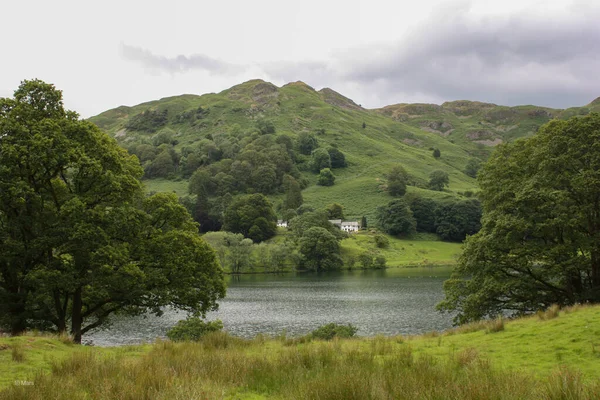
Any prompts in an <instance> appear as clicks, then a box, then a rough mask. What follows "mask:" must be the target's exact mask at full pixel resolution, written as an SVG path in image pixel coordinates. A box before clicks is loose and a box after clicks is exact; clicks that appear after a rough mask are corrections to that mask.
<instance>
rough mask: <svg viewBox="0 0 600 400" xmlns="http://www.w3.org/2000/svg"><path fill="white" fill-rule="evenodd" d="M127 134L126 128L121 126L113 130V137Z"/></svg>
mask: <svg viewBox="0 0 600 400" xmlns="http://www.w3.org/2000/svg"><path fill="white" fill-rule="evenodd" d="M126 135H127V129H125V128H123V129H119V130H118V131H117V132H115V137H125V136H126Z"/></svg>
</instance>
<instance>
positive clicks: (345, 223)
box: [342, 221, 359, 226]
mask: <svg viewBox="0 0 600 400" xmlns="http://www.w3.org/2000/svg"><path fill="white" fill-rule="evenodd" d="M342 226H359V224H358V222H356V221H344V222H342Z"/></svg>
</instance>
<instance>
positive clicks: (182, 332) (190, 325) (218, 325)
mask: <svg viewBox="0 0 600 400" xmlns="http://www.w3.org/2000/svg"><path fill="white" fill-rule="evenodd" d="M221 329H223V322H221V320H218V319H217V320H214V321H208V322H205V321H203V320H202V319H201V318H198V317H192V318H187V319H185V320H182V321H179V322H177V325H175V326H174V327H172V328H171V329H169V331H168V332H167V337H168V338H169V339H170V340H172V341H174V342H183V341H189V340H192V341H198V340H199V339H200V338H201V337H202V336H204V335H206V334H207V333H209V332H217V331H220V330H221Z"/></svg>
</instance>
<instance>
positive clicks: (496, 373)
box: [0, 332, 600, 400]
mask: <svg viewBox="0 0 600 400" xmlns="http://www.w3.org/2000/svg"><path fill="white" fill-rule="evenodd" d="M599 389H600V386H599V385H598V384H595V386H594V385H589V384H586V383H584V382H583V380H582V379H581V378H580V376H579V375H577V374H575V373H573V372H570V371H568V370H560V371H557V373H556V374H554V375H552V376H551V377H550V378H549V379H548V380H547V381H539V380H536V379H534V378H533V377H532V376H530V375H527V374H524V373H516V372H508V371H504V370H499V369H495V368H493V367H492V366H491V365H490V363H489V362H488V361H487V360H485V359H482V358H481V357H480V356H479V354H478V352H477V351H476V350H474V349H466V350H463V351H462V352H459V353H457V354H452V355H450V356H448V357H447V358H445V359H444V358H439V357H435V358H434V357H432V356H428V355H424V354H421V355H418V356H417V355H415V354H413V352H412V350H411V347H410V346H409V345H408V344H405V343H398V341H397V340H395V339H393V338H390V339H386V338H383V337H378V338H374V339H373V340H371V342H370V344H369V345H366V346H358V345H356V341H341V340H334V341H332V342H319V341H316V342H311V343H302V344H298V345H295V346H285V345H283V344H282V343H281V342H280V341H275V340H265V339H264V338H261V339H260V340H258V341H248V340H243V339H238V338H232V337H230V336H228V335H227V334H224V333H222V332H216V333H211V334H209V335H207V336H206V337H204V338H203V339H202V340H200V341H199V342H197V343H172V342H158V343H157V344H155V345H154V346H153V348H152V350H151V351H150V352H149V353H148V354H146V355H144V356H142V357H139V358H136V359H131V358H126V357H120V356H119V355H118V354H117V355H113V356H110V357H106V356H105V357H100V356H98V353H96V352H93V351H92V349H90V351H85V352H80V353H76V354H74V356H73V357H72V358H70V359H69V360H67V361H63V362H61V363H57V364H55V365H54V367H53V370H52V374H51V375H40V376H38V377H36V379H35V384H34V385H33V386H14V387H11V388H9V389H8V390H6V391H4V392H0V399H28V400H29V399H31V400H35V399H73V398H93V399H115V398H118V399H132V400H133V399H136V400H137V399H190V398H194V399H221V398H236V399H238V398H239V399H243V398H255V397H253V396H254V395H255V396H256V397H258V396H264V397H265V398H279V399H282V398H285V399H321V400H334V399H340V400H352V399H361V400H363V399H411V400H412V399H467V400H468V399H478V400H479V399H484V400H485V399H529V398H530V399H538V398H542V399H544V398H546V399H592V398H594V395H595V393H596V392H595V391H594V390H599Z"/></svg>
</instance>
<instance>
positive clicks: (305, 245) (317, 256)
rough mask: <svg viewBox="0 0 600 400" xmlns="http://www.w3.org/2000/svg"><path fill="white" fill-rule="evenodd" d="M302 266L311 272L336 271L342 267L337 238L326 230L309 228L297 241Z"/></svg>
mask: <svg viewBox="0 0 600 400" xmlns="http://www.w3.org/2000/svg"><path fill="white" fill-rule="evenodd" d="M298 245H299V248H298V250H299V251H300V254H302V256H303V260H302V266H303V267H304V268H306V269H308V270H311V271H327V270H336V269H340V268H341V267H342V264H343V261H342V257H341V256H340V244H339V242H338V238H337V237H336V236H334V235H333V234H332V233H330V232H329V231H328V230H327V229H325V228H321V227H312V228H309V229H308V230H307V231H306V232H305V233H304V235H303V236H302V237H301V238H300V240H299V241H298Z"/></svg>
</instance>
